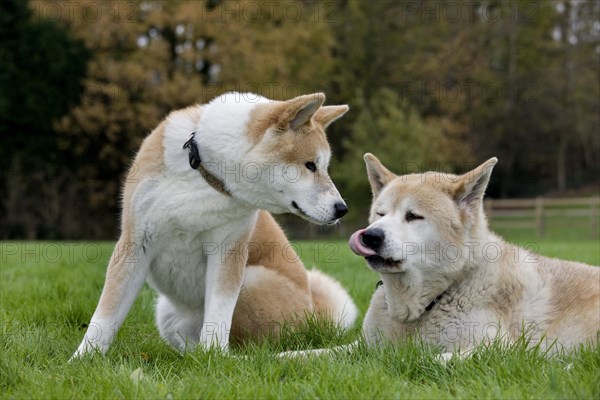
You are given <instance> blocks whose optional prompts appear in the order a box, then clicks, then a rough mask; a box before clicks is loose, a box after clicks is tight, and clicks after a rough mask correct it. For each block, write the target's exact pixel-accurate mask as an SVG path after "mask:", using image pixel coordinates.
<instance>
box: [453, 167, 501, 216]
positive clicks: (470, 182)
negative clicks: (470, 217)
mask: <svg viewBox="0 0 600 400" xmlns="http://www.w3.org/2000/svg"><path fill="white" fill-rule="evenodd" d="M497 162H498V159H497V158H496V157H493V158H490V159H489V160H487V161H486V162H484V163H483V164H481V165H480V166H478V167H477V168H475V169H474V170H472V171H470V172H467V173H466V174H464V175H462V176H460V177H459V179H458V181H457V182H456V187H455V188H454V201H455V202H456V203H457V204H458V207H459V208H460V209H462V210H465V211H472V210H476V209H477V207H479V206H480V205H481V202H482V201H483V196H484V195H485V189H486V188H487V185H488V183H489V181H490V176H491V175H492V170H493V169H494V165H496V163H497Z"/></svg>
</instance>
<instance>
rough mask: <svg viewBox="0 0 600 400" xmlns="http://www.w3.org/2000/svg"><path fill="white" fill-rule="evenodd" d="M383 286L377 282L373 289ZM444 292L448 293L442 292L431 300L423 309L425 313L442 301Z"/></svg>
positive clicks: (381, 282)
mask: <svg viewBox="0 0 600 400" xmlns="http://www.w3.org/2000/svg"><path fill="white" fill-rule="evenodd" d="M381 285H383V281H379V282H377V284H376V285H375V289H377V288H378V287H379V286H381ZM446 292H448V291H447V290H444V291H443V292H442V293H440V294H439V295H438V296H437V297H436V298H435V299H433V300H432V301H431V303H429V304H428V305H427V307H425V312H428V311H431V310H432V309H433V307H435V305H436V304H437V303H439V302H440V300H441V299H442V297H444V295H445V294H446Z"/></svg>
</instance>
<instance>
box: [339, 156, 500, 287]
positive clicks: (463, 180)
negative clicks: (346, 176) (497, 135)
mask: <svg viewBox="0 0 600 400" xmlns="http://www.w3.org/2000/svg"><path fill="white" fill-rule="evenodd" d="M364 159H365V162H366V164H367V174H368V177H369V182H370V184H371V189H372V191H373V203H372V206H371V213H370V216H369V222H370V225H369V226H368V227H367V228H366V229H361V230H359V231H357V232H355V233H354V234H353V235H352V237H351V238H350V243H349V244H350V247H351V249H352V250H353V251H354V252H355V253H356V254H358V255H360V256H363V257H365V258H366V260H367V262H368V264H369V266H370V268H372V269H373V270H375V271H377V272H380V273H398V272H407V271H415V272H417V273H427V274H428V275H429V276H439V277H440V278H441V277H442V276H445V277H447V276H450V275H452V274H455V273H459V272H460V271H461V270H462V268H463V266H464V265H465V263H466V261H467V259H468V258H469V257H472V256H473V255H472V254H471V252H472V251H474V250H480V249H481V248H479V249H474V248H473V246H472V245H471V244H470V240H473V239H474V238H477V237H481V234H482V233H484V232H487V222H486V220H485V216H484V213H483V202H482V200H483V196H484V192H485V189H486V187H487V184H488V181H489V179H490V174H491V172H492V168H493V166H494V165H495V164H496V162H497V161H498V160H497V159H496V158H491V159H489V160H488V161H486V162H485V163H483V164H481V165H480V166H478V167H477V168H475V169H474V170H472V171H470V172H468V173H466V174H464V175H461V176H457V175H452V174H445V173H436V172H428V173H424V174H411V175H403V176H397V175H395V174H393V173H392V172H390V171H389V170H388V169H387V168H386V167H384V166H383V165H382V164H381V162H380V161H379V160H378V159H377V158H376V157H375V156H373V155H372V154H365V157H364Z"/></svg>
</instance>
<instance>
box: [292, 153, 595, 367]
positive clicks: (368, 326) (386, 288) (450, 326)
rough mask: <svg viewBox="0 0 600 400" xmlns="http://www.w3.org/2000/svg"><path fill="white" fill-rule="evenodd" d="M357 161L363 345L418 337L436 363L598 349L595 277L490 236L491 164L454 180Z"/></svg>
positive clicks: (371, 159) (585, 268)
mask: <svg viewBox="0 0 600 400" xmlns="http://www.w3.org/2000/svg"><path fill="white" fill-rule="evenodd" d="M365 162H366V164H367V172H368V177H369V182H370V184H371V188H372V191H373V203H372V206H371V212H370V216H369V222H370V225H369V226H368V227H367V228H366V229H361V230H359V231H357V232H355V233H354V234H353V235H352V237H351V238H350V242H349V244H350V247H351V249H352V250H353V251H354V253H356V254H357V255H360V256H362V257H365V260H366V262H367V265H368V266H369V267H370V268H371V269H372V270H373V271H375V272H377V273H379V275H380V277H381V282H380V283H381V284H380V285H378V287H377V289H376V290H375V293H374V295H373V297H372V299H371V304H370V306H369V310H368V311H367V314H366V316H365V319H364V323H363V335H364V338H365V340H366V343H367V344H368V345H379V344H381V343H382V342H383V341H401V340H402V339H406V338H408V337H420V338H422V340H423V341H424V342H425V343H428V344H431V345H435V346H438V347H440V349H441V350H442V351H443V352H444V353H443V354H442V358H444V359H448V358H450V357H451V356H452V354H453V353H457V352H460V353H461V354H465V353H468V352H469V351H470V350H472V349H473V348H474V347H475V346H477V345H478V344H481V343H485V342H489V341H491V340H494V339H498V338H499V339H501V340H504V341H508V342H513V341H515V340H516V339H518V338H520V337H522V336H523V335H525V337H526V338H527V339H528V340H529V341H530V343H532V344H541V345H542V346H543V347H544V348H549V349H550V350H551V351H556V350H560V349H563V348H564V349H572V348H574V347H575V346H577V345H579V344H591V345H593V346H595V345H597V342H598V333H599V329H600V268H597V267H592V266H589V265H586V264H582V263H577V262H571V261H563V260H558V259H551V258H547V257H542V256H539V255H537V254H535V253H531V252H530V251H527V250H524V249H522V248H520V247H517V246H515V245H512V244H508V243H506V242H505V241H503V240H502V239H501V238H500V237H498V236H497V235H496V234H494V233H493V232H491V231H490V230H489V228H488V222H487V220H486V217H485V214H484V209H483V197H484V193H485V189H486V187H487V185H488V181H489V179H490V175H491V173H492V168H493V167H494V165H495V164H496V162H497V159H496V158H492V159H490V160H488V161H486V162H485V163H483V164H482V165H480V166H479V167H477V168H475V169H474V170H473V171H471V172H468V173H466V174H464V175H461V176H457V175H451V174H444V173H436V172H429V173H424V174H412V175H404V176H397V175H395V174H393V173H392V172H390V171H389V170H388V169H386V168H385V167H384V166H383V165H382V164H381V162H379V160H378V159H377V158H376V157H375V156H373V155H372V154H366V155H365ZM313 352H317V353H318V352H322V351H319V350H316V351H313ZM309 353H310V352H296V353H292V354H293V355H305V354H309ZM288 354H290V353H288Z"/></svg>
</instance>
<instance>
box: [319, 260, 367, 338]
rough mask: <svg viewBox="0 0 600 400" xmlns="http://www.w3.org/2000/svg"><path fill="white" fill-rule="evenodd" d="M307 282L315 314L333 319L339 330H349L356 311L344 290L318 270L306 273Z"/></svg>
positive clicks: (356, 313)
mask: <svg viewBox="0 0 600 400" xmlns="http://www.w3.org/2000/svg"><path fill="white" fill-rule="evenodd" d="M308 282H309V285H310V290H311V295H312V300H313V303H314V305H315V311H316V312H317V314H319V315H323V316H325V317H328V318H331V319H333V321H334V322H335V323H336V324H337V325H338V326H340V327H341V328H344V329H347V328H350V327H351V326H352V325H353V324H354V322H355V321H356V318H357V317H358V309H357V308H356V305H355V304H354V301H353V300H352V298H351V297H350V295H349V294H348V292H347V291H346V289H344V288H343V287H342V285H341V284H340V283H339V282H338V281H336V280H335V279H333V278H332V277H330V276H329V275H326V274H324V273H323V272H321V271H319V270H318V269H312V270H310V271H308Z"/></svg>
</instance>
